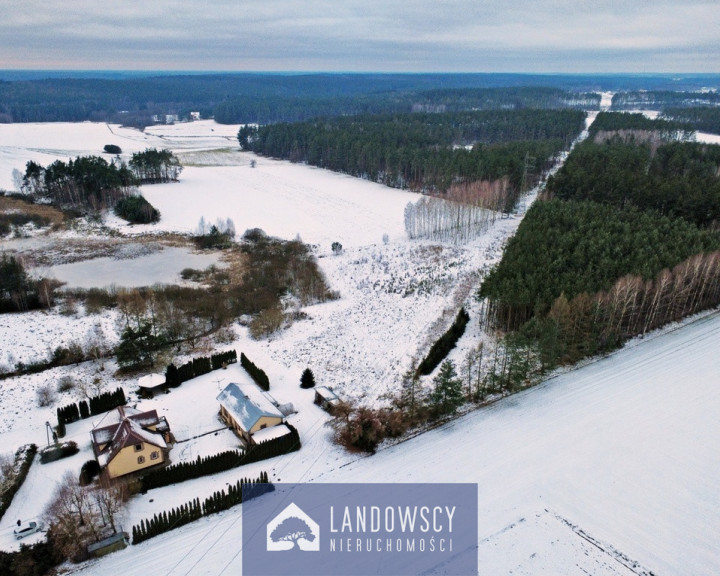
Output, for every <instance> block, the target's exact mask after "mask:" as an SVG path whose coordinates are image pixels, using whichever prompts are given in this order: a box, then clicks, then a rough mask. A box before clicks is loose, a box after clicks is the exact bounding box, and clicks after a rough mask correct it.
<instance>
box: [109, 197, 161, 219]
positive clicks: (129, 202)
mask: <svg viewBox="0 0 720 576" xmlns="http://www.w3.org/2000/svg"><path fill="white" fill-rule="evenodd" d="M114 212H115V215H116V216H118V217H119V218H122V219H123V220H127V221H128V222H131V223H132V224H150V223H152V222H159V221H160V211H159V210H158V209H157V208H155V207H154V206H153V205H152V204H150V202H148V201H147V200H146V199H145V197H144V196H141V195H138V196H125V197H124V198H120V200H118V201H117V203H116V204H115V208H114Z"/></svg>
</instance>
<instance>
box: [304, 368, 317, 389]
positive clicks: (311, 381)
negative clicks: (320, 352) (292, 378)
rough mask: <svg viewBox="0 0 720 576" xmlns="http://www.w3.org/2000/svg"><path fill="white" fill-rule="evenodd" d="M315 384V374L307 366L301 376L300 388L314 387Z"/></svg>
mask: <svg viewBox="0 0 720 576" xmlns="http://www.w3.org/2000/svg"><path fill="white" fill-rule="evenodd" d="M314 386H315V375H314V374H313V372H312V370H310V368H305V370H304V371H303V373H302V376H301V377H300V388H313V387H314Z"/></svg>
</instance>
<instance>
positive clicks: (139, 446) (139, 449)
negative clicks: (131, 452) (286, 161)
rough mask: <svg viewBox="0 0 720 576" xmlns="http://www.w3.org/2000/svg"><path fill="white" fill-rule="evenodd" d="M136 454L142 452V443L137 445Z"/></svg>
mask: <svg viewBox="0 0 720 576" xmlns="http://www.w3.org/2000/svg"><path fill="white" fill-rule="evenodd" d="M135 452H142V442H140V444H135Z"/></svg>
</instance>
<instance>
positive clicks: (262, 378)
mask: <svg viewBox="0 0 720 576" xmlns="http://www.w3.org/2000/svg"><path fill="white" fill-rule="evenodd" d="M240 364H241V365H242V367H243V368H245V371H246V372H247V373H248V374H250V377H251V378H252V379H253V380H254V381H255V384H257V385H258V386H260V388H262V389H263V390H265V392H268V391H269V390H270V379H269V378H268V375H267V374H265V371H264V370H263V369H261V368H258V367H257V366H255V364H253V362H252V361H251V360H249V359H248V357H247V356H245V353H243V352H241V353H240Z"/></svg>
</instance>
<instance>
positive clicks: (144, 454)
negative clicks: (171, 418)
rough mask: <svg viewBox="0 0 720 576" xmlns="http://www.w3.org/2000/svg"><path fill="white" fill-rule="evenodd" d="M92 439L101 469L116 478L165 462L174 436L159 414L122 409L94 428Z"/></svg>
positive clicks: (154, 411) (116, 410)
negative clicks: (169, 444)
mask: <svg viewBox="0 0 720 576" xmlns="http://www.w3.org/2000/svg"><path fill="white" fill-rule="evenodd" d="M92 439H93V442H92V444H93V451H94V452H95V458H96V459H97V461H98V464H100V468H102V469H103V470H104V471H105V472H106V473H107V475H108V476H109V477H110V478H117V477H118V476H124V475H125V474H131V473H132V472H137V471H139V470H143V469H145V468H149V467H151V466H156V465H158V464H162V463H164V462H166V461H167V458H168V452H169V450H170V448H169V446H168V443H169V442H170V440H171V435H170V427H169V426H168V423H167V420H165V418H164V417H163V418H159V417H158V415H157V411H156V410H150V411H148V412H140V411H139V410H136V409H135V408H130V407H128V406H120V407H119V408H116V409H115V410H113V411H111V412H108V414H106V415H105V417H104V418H103V419H102V420H101V421H100V422H99V423H98V425H97V426H96V427H95V428H93V430H92Z"/></svg>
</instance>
